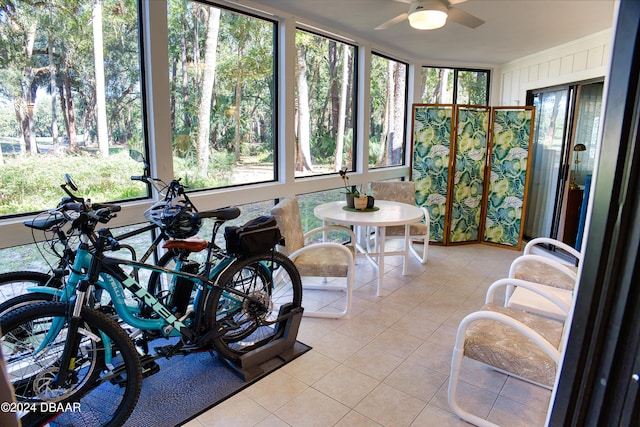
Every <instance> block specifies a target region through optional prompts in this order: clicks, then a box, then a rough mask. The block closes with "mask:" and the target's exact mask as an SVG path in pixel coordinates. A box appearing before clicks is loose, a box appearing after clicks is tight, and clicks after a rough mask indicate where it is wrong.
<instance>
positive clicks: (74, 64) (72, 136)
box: [0, 0, 147, 215]
mask: <svg viewBox="0 0 640 427" xmlns="http://www.w3.org/2000/svg"><path fill="white" fill-rule="evenodd" d="M138 33H139V28H138V2H137V1H136V0H103V1H102V2H96V1H93V0H77V1H74V2H60V1H55V2H54V1H50V2H33V1H27V0H14V1H11V2H1V3H0V39H1V40H2V42H1V43H0V147H1V150H0V165H1V166H0V215H16V214H23V213H28V212H34V211H40V210H44V209H49V208H53V207H55V206H56V205H57V203H58V202H59V201H60V198H61V197H62V195H63V194H62V192H61V190H60V187H59V185H60V184H61V183H63V182H64V181H63V177H64V173H65V172H69V173H71V174H72V175H73V178H74V180H75V181H76V182H77V183H78V184H79V186H80V187H82V189H83V191H84V193H83V194H86V195H89V194H90V195H91V199H92V200H96V201H101V202H102V201H109V200H111V201H115V200H125V199H129V198H135V197H141V196H145V195H146V191H147V189H146V187H145V186H143V185H141V184H140V183H135V182H132V181H131V180H130V179H129V177H130V175H133V174H135V175H139V174H140V172H141V171H140V166H139V164H137V163H135V162H134V161H133V160H131V159H129V157H128V154H127V151H128V150H127V149H128V148H135V149H138V150H141V151H144V128H143V112H142V97H141V80H140V69H141V68H140V44H139V38H138ZM107 157H108V158H109V161H108V162H106V161H105V158H107Z"/></svg>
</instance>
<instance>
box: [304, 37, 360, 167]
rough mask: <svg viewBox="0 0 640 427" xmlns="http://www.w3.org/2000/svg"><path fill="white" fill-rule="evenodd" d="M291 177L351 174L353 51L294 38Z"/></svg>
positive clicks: (334, 43) (326, 42) (315, 39)
mask: <svg viewBox="0 0 640 427" xmlns="http://www.w3.org/2000/svg"><path fill="white" fill-rule="evenodd" d="M296 54H297V61H296V82H295V87H296V95H295V96H296V102H295V104H296V111H295V123H296V124H295V127H296V149H295V153H296V160H295V162H296V165H295V170H296V171H295V176H296V177H299V176H306V175H318V174H323V173H330V172H336V171H338V170H340V169H342V168H343V167H346V168H347V169H349V170H353V165H354V160H355V159H354V149H353V145H354V144H353V142H354V140H355V135H354V134H355V123H354V121H355V120H354V111H356V107H355V96H354V94H355V84H356V83H355V75H356V72H355V71H356V70H355V64H356V62H355V59H356V49H355V47H353V46H351V45H348V44H345V43H341V42H338V41H336V40H333V39H329V38H326V37H323V36H320V35H317V34H312V33H309V32H307V31H303V30H298V31H297V32H296Z"/></svg>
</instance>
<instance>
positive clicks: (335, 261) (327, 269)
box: [271, 197, 356, 318]
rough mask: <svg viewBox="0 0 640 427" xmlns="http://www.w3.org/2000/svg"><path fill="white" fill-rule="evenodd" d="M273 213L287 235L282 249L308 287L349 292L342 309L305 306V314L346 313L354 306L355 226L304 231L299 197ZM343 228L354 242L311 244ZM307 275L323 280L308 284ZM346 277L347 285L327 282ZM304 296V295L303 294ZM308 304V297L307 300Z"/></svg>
mask: <svg viewBox="0 0 640 427" xmlns="http://www.w3.org/2000/svg"><path fill="white" fill-rule="evenodd" d="M271 215H273V216H274V217H275V218H276V221H277V222H278V227H279V228H280V232H281V233H282V236H283V237H284V245H283V246H280V245H279V246H278V248H277V249H278V250H279V251H280V252H282V253H283V254H285V255H287V256H288V257H289V258H290V259H291V260H292V261H293V263H294V264H295V265H296V267H297V268H298V271H299V272H300V276H302V278H303V288H304V289H305V290H307V289H308V290H321V291H342V292H345V294H346V296H345V298H344V305H343V306H344V308H343V309H342V310H339V311H331V310H323V311H319V310H317V311H312V310H308V309H307V308H306V307H305V310H304V315H305V316H309V317H329V318H339V317H343V316H345V315H346V314H347V313H348V312H349V309H350V308H351V297H352V292H353V281H354V269H355V261H354V253H355V251H354V246H353V244H354V243H355V241H356V239H355V235H354V233H353V231H351V229H349V228H347V227H343V226H339V225H329V226H325V227H319V228H315V229H313V230H310V231H308V232H307V233H304V232H303V229H302V221H301V219H300V208H299V205H298V200H297V199H296V198H295V197H291V198H285V199H283V200H281V201H280V202H279V203H278V204H277V205H276V206H274V207H273V208H272V209H271ZM330 230H339V231H340V232H343V233H346V234H347V235H348V237H349V239H350V244H348V245H343V244H341V243H336V242H316V243H307V242H306V241H307V239H308V238H309V236H311V235H314V234H317V233H324V232H327V231H330ZM305 277H322V278H324V280H322V281H321V283H315V284H311V283H305V282H306V280H304V279H305ZM329 277H332V278H344V280H343V281H344V282H345V284H338V285H332V284H327V280H326V278H329ZM303 298H304V296H303ZM303 304H304V300H303Z"/></svg>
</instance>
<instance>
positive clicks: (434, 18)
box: [409, 0, 447, 30]
mask: <svg viewBox="0 0 640 427" xmlns="http://www.w3.org/2000/svg"><path fill="white" fill-rule="evenodd" d="M446 22H447V6H445V5H444V4H443V3H442V2H441V1H440V0H427V1H414V2H411V7H410V8H409V25H411V26H412V27H413V28H415V29H417V30H435V29H437V28H440V27H443V26H444V24H446Z"/></svg>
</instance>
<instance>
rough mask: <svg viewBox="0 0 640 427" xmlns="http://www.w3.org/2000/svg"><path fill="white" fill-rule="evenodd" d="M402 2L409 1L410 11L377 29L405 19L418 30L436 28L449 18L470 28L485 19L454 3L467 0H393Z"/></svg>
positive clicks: (478, 24) (475, 26)
mask: <svg viewBox="0 0 640 427" xmlns="http://www.w3.org/2000/svg"><path fill="white" fill-rule="evenodd" d="M393 1H397V2H401V3H409V4H410V6H409V11H408V12H407V13H403V14H400V15H398V16H396V17H395V18H392V19H390V20H388V21H387V22H385V23H384V24H381V25H379V26H377V27H376V28H375V29H376V30H384V29H386V28H388V27H390V26H392V25H395V24H397V23H400V22H402V21H404V20H405V19H408V20H409V25H411V26H412V27H413V28H416V29H418V30H435V29H436V28H440V27H442V26H444V24H446V22H447V20H449V21H453V22H457V23H458V24H461V25H464V26H466V27H469V28H477V27H479V26H480V25H482V24H484V21H483V20H482V19H480V18H477V17H475V16H473V15H471V14H470V13H468V12H465V11H464V10H462V9H458V8H457V7H453V6H452V5H454V4H457V3H462V2H464V1H466V0H414V1H411V0H393Z"/></svg>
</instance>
